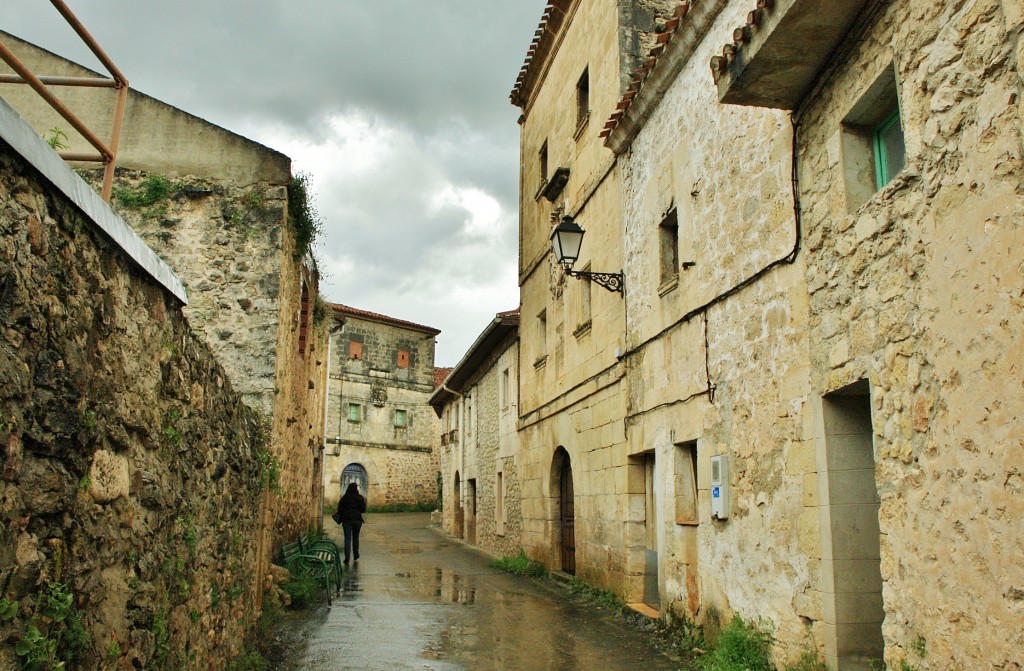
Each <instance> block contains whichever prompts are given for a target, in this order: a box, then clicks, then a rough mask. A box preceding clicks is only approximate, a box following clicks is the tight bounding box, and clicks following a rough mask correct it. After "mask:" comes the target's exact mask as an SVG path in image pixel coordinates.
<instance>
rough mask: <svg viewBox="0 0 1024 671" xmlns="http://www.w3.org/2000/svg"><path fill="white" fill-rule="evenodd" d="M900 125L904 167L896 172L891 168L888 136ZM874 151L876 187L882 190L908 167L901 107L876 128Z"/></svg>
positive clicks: (894, 109)
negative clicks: (893, 128) (894, 127)
mask: <svg viewBox="0 0 1024 671" xmlns="http://www.w3.org/2000/svg"><path fill="white" fill-rule="evenodd" d="M895 125H899V127H900V138H901V139H902V140H903V155H904V159H903V165H901V166H900V167H899V168H897V169H896V170H892V168H891V167H890V166H889V161H888V152H887V151H886V149H888V148H889V142H888V141H887V140H886V137H885V136H886V134H887V133H888V132H889V131H890V130H891V129H892V127H893V126H895ZM872 149H873V152H874V159H875V187H876V188H878V189H881V188H882V187H883V186H885V185H886V184H888V183H889V182H891V181H892V179H893V177H895V176H896V175H897V174H899V172H900V170H902V169H903V167H904V166H906V164H907V161H906V151H907V141H906V137H905V136H904V134H903V120H902V118H901V117H900V108H899V105H896V106H895V107H894V108H893V110H892V111H891V112H889V114H888V116H886V117H885V119H883V120H882V122H881V123H880V124H878V127H877V128H875V131H874V133H873V137H872Z"/></svg>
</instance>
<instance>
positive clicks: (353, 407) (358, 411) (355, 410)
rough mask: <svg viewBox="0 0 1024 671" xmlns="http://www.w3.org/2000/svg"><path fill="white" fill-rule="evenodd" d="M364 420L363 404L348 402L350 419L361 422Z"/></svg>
mask: <svg viewBox="0 0 1024 671" xmlns="http://www.w3.org/2000/svg"><path fill="white" fill-rule="evenodd" d="M362 420H363V406H361V405H360V404H358V403H349V404H348V421H350V422H361V421H362Z"/></svg>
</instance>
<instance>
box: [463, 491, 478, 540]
mask: <svg viewBox="0 0 1024 671" xmlns="http://www.w3.org/2000/svg"><path fill="white" fill-rule="evenodd" d="M465 510H466V542H467V543H473V544H474V545H476V542H477V538H476V480H472V479H471V480H466V509H465Z"/></svg>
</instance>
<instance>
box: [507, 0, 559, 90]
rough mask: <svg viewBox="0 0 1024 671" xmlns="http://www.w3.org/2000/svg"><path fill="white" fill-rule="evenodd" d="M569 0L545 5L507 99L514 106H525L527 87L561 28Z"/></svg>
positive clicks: (532, 80)
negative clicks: (524, 60) (524, 59)
mask: <svg viewBox="0 0 1024 671" xmlns="http://www.w3.org/2000/svg"><path fill="white" fill-rule="evenodd" d="M570 3H571V0H548V4H547V7H545V8H544V13H543V14H542V15H541V18H540V27H538V28H537V30H536V32H534V34H533V42H532V43H531V44H530V48H529V49H528V50H527V52H526V62H525V63H523V67H522V68H521V69H520V70H519V76H518V77H517V78H516V85H515V86H514V87H513V88H512V93H510V94H509V100H511V101H512V104H513V105H515V106H516V107H525V106H526V100H527V98H528V97H529V96H528V92H529V88H530V87H531V86H532V84H533V82H534V80H535V79H536V77H537V74H538V72H537V70H538V68H540V67H542V66H543V63H544V57H545V56H546V55H547V53H548V50H549V49H550V48H551V45H552V44H553V43H554V40H555V36H556V35H558V32H559V30H561V28H562V21H563V20H564V19H565V12H566V10H567V9H568V8H569V5H570Z"/></svg>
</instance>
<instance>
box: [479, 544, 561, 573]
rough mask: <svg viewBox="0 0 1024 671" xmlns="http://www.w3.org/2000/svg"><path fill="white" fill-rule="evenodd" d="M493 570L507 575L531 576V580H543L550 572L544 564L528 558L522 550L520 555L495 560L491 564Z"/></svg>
mask: <svg viewBox="0 0 1024 671" xmlns="http://www.w3.org/2000/svg"><path fill="white" fill-rule="evenodd" d="M491 568H495V569H498V570H499V571H504V572H505V573H515V574H517V575H525V576H530V577H531V578H543V577H544V576H546V575H547V574H548V570H547V568H545V567H544V565H543V564H541V563H540V562H535V561H533V560H532V559H530V558H529V557H527V556H526V552H524V551H523V550H522V549H520V550H519V553H518V554H515V555H512V556H510V557H501V558H500V559H495V560H494V561H492V562H491Z"/></svg>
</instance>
